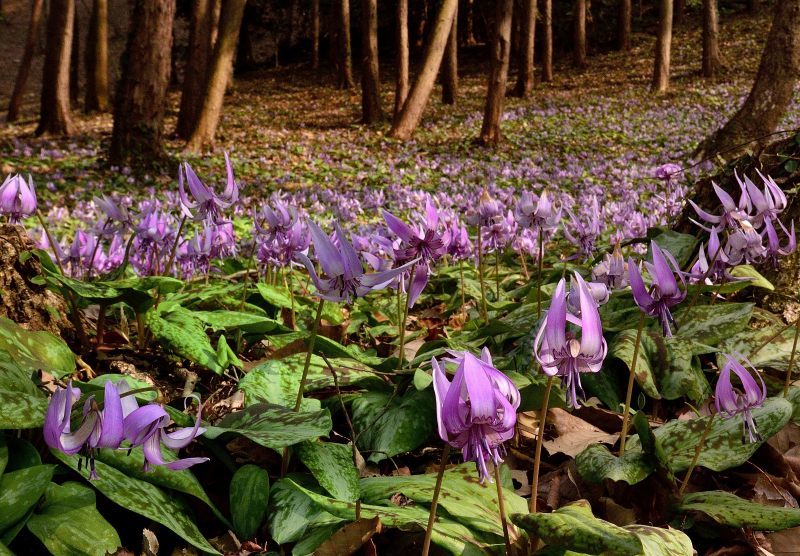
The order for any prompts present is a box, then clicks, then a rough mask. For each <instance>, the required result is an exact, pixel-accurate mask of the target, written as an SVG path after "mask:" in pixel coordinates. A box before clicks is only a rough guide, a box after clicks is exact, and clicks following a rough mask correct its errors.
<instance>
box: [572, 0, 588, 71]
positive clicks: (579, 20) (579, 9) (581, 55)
mask: <svg viewBox="0 0 800 556" xmlns="http://www.w3.org/2000/svg"><path fill="white" fill-rule="evenodd" d="M574 24H575V33H574V38H575V46H574V50H573V51H572V61H573V63H574V64H575V67H577V68H579V69H582V68H585V67H586V0H575V21H574Z"/></svg>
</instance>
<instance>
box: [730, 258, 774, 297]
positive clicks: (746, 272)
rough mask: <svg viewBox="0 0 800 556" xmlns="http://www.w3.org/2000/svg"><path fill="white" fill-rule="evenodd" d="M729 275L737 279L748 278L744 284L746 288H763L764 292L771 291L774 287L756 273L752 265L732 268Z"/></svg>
mask: <svg viewBox="0 0 800 556" xmlns="http://www.w3.org/2000/svg"><path fill="white" fill-rule="evenodd" d="M731 275H733V276H736V277H737V278H749V279H750V280H748V281H747V282H745V283H746V284H747V285H748V286H752V287H754V288H764V289H765V290H770V291H773V290H774V289H775V286H773V285H772V282H770V281H769V280H767V279H766V278H764V276H763V275H762V274H761V273H760V272H758V271H757V270H756V269H755V268H753V266H752V265H749V264H740V265H739V266H735V267H733V269H731Z"/></svg>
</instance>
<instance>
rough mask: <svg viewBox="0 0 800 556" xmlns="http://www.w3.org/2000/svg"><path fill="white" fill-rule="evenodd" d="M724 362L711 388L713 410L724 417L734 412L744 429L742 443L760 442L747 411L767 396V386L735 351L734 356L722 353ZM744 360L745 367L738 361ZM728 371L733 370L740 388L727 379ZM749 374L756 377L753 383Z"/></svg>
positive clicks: (758, 405)
mask: <svg viewBox="0 0 800 556" xmlns="http://www.w3.org/2000/svg"><path fill="white" fill-rule="evenodd" d="M723 355H724V356H725V359H726V362H725V364H724V365H723V366H722V371H721V372H720V374H719V379H717V388H716V391H715V397H716V405H717V412H719V413H725V414H726V415H728V417H735V416H736V415H741V416H742V424H743V427H744V430H743V432H742V444H744V443H745V442H760V441H761V440H762V438H761V435H760V434H758V430H756V423H755V421H754V420H753V414H752V413H751V410H752V409H753V408H754V407H760V406H761V404H763V403H764V400H765V399H766V397H767V387H766V385H765V384H764V379H763V378H761V375H760V374H759V373H758V371H757V370H756V369H754V368H753V365H752V364H751V363H750V361H748V360H747V359H746V358H745V357H744V356H743V355H741V354H739V353H736V354H734V355H735V356H736V359H734V358H733V357H731V356H730V355H728V354H727V353H723ZM740 359H741V360H743V361H744V362H745V363H747V366H748V367H749V369H747V368H746V367H745V366H744V365H742V364H741V363H740V362H739V360H740ZM731 371H733V372H734V373H736V376H738V377H739V381H740V382H741V388H738V387H735V386H733V384H732V382H731V378H732V377H731ZM753 375H755V376H756V377H758V380H759V381H760V383H761V384H760V386H759V383H758V382H756V380H755V378H753Z"/></svg>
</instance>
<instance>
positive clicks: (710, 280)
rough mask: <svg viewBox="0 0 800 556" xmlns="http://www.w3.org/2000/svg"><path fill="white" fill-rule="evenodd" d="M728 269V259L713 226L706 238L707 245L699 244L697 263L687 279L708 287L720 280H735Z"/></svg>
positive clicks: (729, 266) (729, 265)
mask: <svg viewBox="0 0 800 556" xmlns="http://www.w3.org/2000/svg"><path fill="white" fill-rule="evenodd" d="M729 268H731V264H730V259H729V258H728V255H727V254H726V253H725V249H723V248H722V245H721V244H720V241H719V234H718V233H717V227H716V226H714V227H712V228H711V233H710V234H709V237H708V245H707V246H706V245H704V244H700V249H699V250H698V252H697V262H696V263H694V265H693V266H692V269H691V271H689V279H690V281H692V282H694V283H700V282H704V283H706V284H709V285H711V284H714V283H716V282H718V281H721V280H725V281H726V282H730V281H733V280H736V277H735V276H733V275H731V273H730V272H729V270H728V269H729Z"/></svg>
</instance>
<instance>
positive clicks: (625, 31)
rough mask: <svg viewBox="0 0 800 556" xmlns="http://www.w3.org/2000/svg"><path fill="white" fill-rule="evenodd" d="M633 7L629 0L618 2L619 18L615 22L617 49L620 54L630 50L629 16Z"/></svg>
mask: <svg viewBox="0 0 800 556" xmlns="http://www.w3.org/2000/svg"><path fill="white" fill-rule="evenodd" d="M632 13H633V5H632V2H631V0H619V18H618V20H617V48H618V49H619V50H621V51H622V52H628V51H629V50H630V49H631V16H632Z"/></svg>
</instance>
